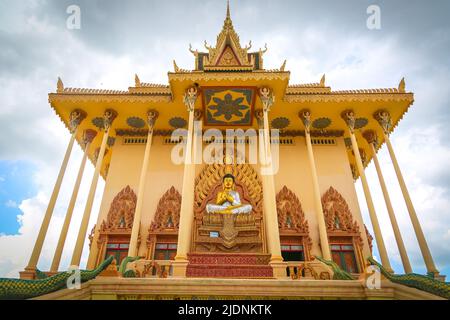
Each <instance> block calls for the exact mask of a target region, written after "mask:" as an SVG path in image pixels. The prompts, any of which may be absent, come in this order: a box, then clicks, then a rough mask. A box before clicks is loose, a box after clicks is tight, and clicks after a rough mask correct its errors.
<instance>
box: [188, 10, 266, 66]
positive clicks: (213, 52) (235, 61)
mask: <svg viewBox="0 0 450 320" xmlns="http://www.w3.org/2000/svg"><path fill="white" fill-rule="evenodd" d="M205 48H206V49H207V50H208V52H207V53H206V52H199V51H198V50H195V51H194V50H192V47H191V49H190V51H191V52H192V53H193V54H194V55H195V57H196V70H205V71H252V70H261V69H262V55H263V54H264V53H265V50H264V51H263V50H259V51H258V52H249V50H250V49H251V48H252V43H251V41H250V42H249V44H248V45H247V46H245V47H242V46H241V43H240V40H239V35H238V34H237V33H236V31H235V30H234V27H233V22H232V20H231V15H230V7H229V5H228V8H227V16H226V18H225V21H224V24H223V27H222V31H221V32H220V33H219V35H218V36H217V41H216V45H215V46H214V47H213V46H210V45H208V44H207V42H206V41H205Z"/></svg>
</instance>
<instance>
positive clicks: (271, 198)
mask: <svg viewBox="0 0 450 320" xmlns="http://www.w3.org/2000/svg"><path fill="white" fill-rule="evenodd" d="M259 97H260V99H261V102H262V105H263V110H262V111H263V112H262V115H263V119H262V120H263V124H264V128H263V135H264V145H263V146H262V147H263V151H264V152H263V154H264V156H263V162H264V163H263V165H264V167H265V168H264V170H265V171H266V172H263V171H261V180H262V184H263V206H264V221H265V227H266V239H267V245H268V249H269V253H270V254H271V258H270V265H271V266H272V268H273V272H274V276H275V277H285V276H286V264H285V263H284V262H283V257H282V256H281V245H280V230H279V226H278V214H277V204H276V194H275V183H274V180H273V175H274V172H273V169H274V168H273V161H272V160H273V159H272V153H271V146H270V145H271V141H270V140H271V139H270V127H269V115H268V113H269V111H270V109H271V107H272V105H273V103H274V101H275V97H274V96H273V92H272V91H271V90H270V89H268V88H261V89H260V90H259ZM277 156H278V155H277Z"/></svg>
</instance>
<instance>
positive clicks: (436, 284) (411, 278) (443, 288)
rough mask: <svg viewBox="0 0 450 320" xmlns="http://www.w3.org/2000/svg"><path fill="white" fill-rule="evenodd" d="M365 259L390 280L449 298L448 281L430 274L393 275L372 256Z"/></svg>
mask: <svg viewBox="0 0 450 320" xmlns="http://www.w3.org/2000/svg"><path fill="white" fill-rule="evenodd" d="M367 260H368V261H369V262H370V264H372V265H375V266H377V267H378V268H380V272H381V274H382V275H383V276H385V277H386V278H387V279H389V280H390V281H391V282H394V283H398V284H402V285H405V286H408V287H412V288H416V289H419V290H422V291H426V292H429V293H432V294H435V295H437V296H440V297H442V298H445V299H450V283H448V282H443V281H439V280H436V279H433V278H431V277H430V276H424V275H421V274H416V273H408V274H402V275H395V274H392V273H390V272H388V271H386V269H385V268H383V266H382V265H381V264H379V263H378V262H377V261H375V259H373V258H372V257H369V258H367Z"/></svg>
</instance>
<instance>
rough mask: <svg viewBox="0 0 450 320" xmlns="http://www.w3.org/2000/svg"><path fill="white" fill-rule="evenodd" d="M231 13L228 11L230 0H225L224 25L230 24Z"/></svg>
mask: <svg viewBox="0 0 450 320" xmlns="http://www.w3.org/2000/svg"><path fill="white" fill-rule="evenodd" d="M232 24H233V22H232V21H231V13H230V0H227V17H226V18H225V25H226V26H227V25H232Z"/></svg>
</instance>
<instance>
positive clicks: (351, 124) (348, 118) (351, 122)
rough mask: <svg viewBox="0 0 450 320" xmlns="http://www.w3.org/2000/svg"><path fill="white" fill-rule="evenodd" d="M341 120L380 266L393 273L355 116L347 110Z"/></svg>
mask: <svg viewBox="0 0 450 320" xmlns="http://www.w3.org/2000/svg"><path fill="white" fill-rule="evenodd" d="M342 118H343V119H344V121H345V122H346V124H347V126H348V129H349V134H350V139H351V141H352V148H353V154H354V155H355V160H356V166H357V168H358V172H359V176H360V177H361V183H362V186H363V190H364V196H365V197H366V203H367V208H368V210H369V216H370V220H371V222H372V227H373V231H374V233H375V241H376V243H377V247H378V252H379V253H380V259H381V264H382V265H383V267H384V268H386V270H387V271H389V272H393V270H392V267H391V264H390V262H389V258H388V254H387V251H386V246H385V244H384V240H383V235H382V234H381V229H380V224H379V222H378V217H377V214H376V212H375V207H374V205H373V200H372V195H371V194H370V189H369V184H368V183H367V178H366V174H365V173H364V166H363V163H362V160H361V155H360V153H359V149H358V143H357V141H356V137H355V115H354V113H353V111H351V110H347V111H344V112H343V113H342Z"/></svg>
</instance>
